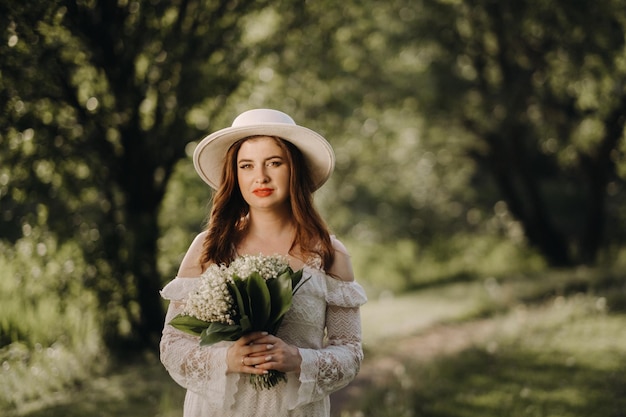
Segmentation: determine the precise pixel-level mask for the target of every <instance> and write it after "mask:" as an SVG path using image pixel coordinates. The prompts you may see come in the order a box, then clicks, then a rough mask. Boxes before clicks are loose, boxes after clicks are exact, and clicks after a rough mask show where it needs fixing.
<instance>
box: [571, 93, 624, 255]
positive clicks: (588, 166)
mask: <svg viewBox="0 0 626 417" xmlns="http://www.w3.org/2000/svg"><path fill="white" fill-rule="evenodd" d="M625 114H626V96H624V97H622V100H621V102H620V105H619V106H617V107H616V108H615V109H614V110H613V112H611V114H610V115H609V116H608V117H607V120H606V122H605V126H606V133H605V135H604V137H603V138H602V141H601V143H600V144H599V146H598V147H597V149H596V152H595V153H594V154H593V155H592V156H586V157H583V156H582V155H581V156H580V160H581V165H582V167H583V171H584V172H585V173H586V176H587V186H588V193H589V196H588V198H587V209H586V215H585V229H584V232H583V236H582V238H581V242H580V255H579V256H580V258H581V261H582V262H584V263H589V264H592V263H594V262H595V261H596V258H597V254H598V251H599V250H600V246H601V245H602V242H603V240H604V229H605V227H606V225H605V220H606V187H607V185H608V183H609V181H610V180H611V177H613V176H615V162H614V161H613V160H612V158H611V152H612V151H613V150H614V149H618V145H619V142H620V140H622V138H623V136H624V125H625V123H626V116H625Z"/></svg>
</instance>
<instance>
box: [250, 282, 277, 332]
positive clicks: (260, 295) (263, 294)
mask: <svg viewBox="0 0 626 417" xmlns="http://www.w3.org/2000/svg"><path fill="white" fill-rule="evenodd" d="M246 289H247V291H248V302H249V306H250V320H251V321H252V330H269V329H267V325H268V319H269V317H270V312H271V308H272V300H271V298H270V292H269V290H268V288H267V284H266V282H265V279H263V277H262V276H261V275H260V274H259V273H258V272H254V273H252V274H251V275H250V276H249V277H248V279H247V280H246Z"/></svg>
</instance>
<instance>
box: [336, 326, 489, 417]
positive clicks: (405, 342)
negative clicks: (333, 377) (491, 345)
mask: <svg viewBox="0 0 626 417" xmlns="http://www.w3.org/2000/svg"><path fill="white" fill-rule="evenodd" d="M495 330H496V324H494V322H493V321H490V320H478V321H472V322H467V323H462V324H455V325H436V326H434V327H432V328H430V329H427V330H425V331H424V332H422V333H420V334H418V335H415V336H410V337H406V338H403V339H400V340H394V341H393V343H391V342H390V343H388V345H389V346H390V345H393V348H391V347H389V346H386V347H383V348H382V349H381V351H380V352H377V353H375V354H371V355H366V357H365V360H364V361H363V364H362V367H361V371H360V372H359V375H358V376H357V377H356V379H355V380H354V381H353V382H352V383H351V384H350V385H348V386H347V387H346V388H344V389H342V390H340V391H338V392H336V393H334V394H333V395H332V396H331V417H339V416H340V415H341V412H342V411H344V410H346V408H347V407H348V405H349V404H351V403H353V402H354V401H355V400H356V399H358V398H359V397H360V396H362V395H364V393H365V392H366V390H367V389H368V388H370V387H375V386H384V385H385V384H386V381H389V380H390V378H394V375H395V374H396V373H397V372H398V371H399V370H402V369H403V368H404V364H405V363H407V362H421V361H428V360H430V359H433V358H435V357H439V356H445V355H452V354H455V353H458V352H461V351H463V350H465V349H467V348H469V347H471V346H473V345H475V344H481V343H485V342H486V341H487V340H488V339H489V336H490V335H491V334H492V333H493V332H494V331H495Z"/></svg>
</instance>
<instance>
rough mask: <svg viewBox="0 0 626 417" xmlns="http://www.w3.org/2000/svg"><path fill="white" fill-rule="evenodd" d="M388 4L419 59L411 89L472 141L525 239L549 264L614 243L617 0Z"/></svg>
mask: <svg viewBox="0 0 626 417" xmlns="http://www.w3.org/2000/svg"><path fill="white" fill-rule="evenodd" d="M393 10H394V12H395V13H397V14H396V15H395V17H396V20H397V22H398V23H399V25H400V26H401V28H395V29H394V31H393V33H392V36H391V38H390V45H393V46H394V51H395V52H396V53H397V54H398V56H402V55H404V56H406V57H420V59H419V62H420V63H421V64H422V65H423V67H422V68H424V69H423V70H422V71H419V72H414V82H416V83H418V84H419V85H421V86H423V85H425V84H426V82H427V83H429V84H430V86H429V87H427V89H426V90H411V92H412V93H413V94H415V97H416V98H417V100H418V101H419V102H420V105H421V107H422V111H423V112H425V113H427V114H428V115H429V117H431V118H432V119H431V120H432V121H436V122H437V123H445V124H446V125H448V126H458V127H460V128H461V129H462V130H463V131H465V132H467V133H469V134H470V135H471V137H473V140H472V143H471V144H470V145H469V146H467V147H465V150H466V152H468V154H470V155H471V156H472V158H473V159H474V160H475V161H476V162H477V164H478V166H479V167H480V168H481V169H482V170H485V171H486V172H489V173H491V176H492V178H493V181H494V183H495V184H496V186H497V189H498V190H499V195H500V198H501V199H502V200H504V201H505V202H506V207H507V209H508V211H509V212H510V213H511V214H512V215H513V216H514V217H515V218H516V219H517V220H518V221H519V223H520V224H521V225H522V227H523V230H524V233H525V236H526V238H527V240H528V241H529V242H530V244H531V245H533V246H535V247H536V248H538V249H539V250H540V251H541V253H542V254H543V255H544V256H545V258H546V259H547V260H548V261H549V262H550V263H551V264H552V265H557V266H558V265H569V264H579V263H589V262H594V261H596V259H597V256H598V253H599V251H600V250H602V249H607V248H608V247H610V246H611V244H619V242H621V241H622V239H623V237H624V236H623V226H624V225H623V224H621V223H620V222H623V218H621V215H620V212H619V210H618V209H617V207H619V206H620V204H621V203H622V202H623V200H624V198H623V191H622V189H623V185H624V179H625V178H626V177H625V176H624V168H623V167H624V126H625V123H626V117H625V116H624V115H625V114H626V89H625V88H626V63H625V61H624V56H625V52H626V51H625V38H624V33H625V32H626V30H625V29H626V8H625V7H624V3H623V2H621V1H614V0H603V1H599V2H588V1H579V2H574V3H572V2H565V1H543V0H526V1H521V2H520V1H496V0H481V1H477V2H476V1H439V0H426V1H422V2H416V3H415V2H403V1H398V2H394V6H393ZM400 82H402V80H400ZM395 84H396V85H397V86H398V85H399V84H398V83H395ZM404 86H406V84H404Z"/></svg>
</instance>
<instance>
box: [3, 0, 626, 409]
mask: <svg viewBox="0 0 626 417" xmlns="http://www.w3.org/2000/svg"><path fill="white" fill-rule="evenodd" d="M0 29H1V31H2V35H1V38H0V364H1V368H0V414H2V415H6V416H31V417H43V416H86V415H89V416H129V417H130V416H137V415H146V416H181V415H182V398H183V390H182V388H180V387H178V386H176V385H175V383H173V382H172V381H171V379H170V378H169V376H168V375H167V374H166V373H165V371H164V370H163V368H162V367H161V365H160V364H159V362H158V341H159V337H160V332H161V329H162V326H163V319H164V311H165V308H166V305H165V304H164V303H163V302H162V300H161V299H160V296H159V293H158V291H159V289H160V288H162V287H163V285H165V283H167V282H168V281H169V280H170V279H172V278H173V277H174V276H175V274H176V270H177V267H178V264H179V263H180V261H181V259H182V256H183V254H184V252H185V250H186V249H187V247H188V245H189V244H190V242H191V240H192V238H193V237H194V236H195V235H196V234H197V233H198V232H199V231H200V230H201V229H202V227H203V225H204V224H205V220H206V215H207V213H208V209H209V207H210V199H211V191H210V190H209V189H208V187H207V186H206V185H205V184H204V183H202V181H201V180H200V179H199V178H198V177H197V176H196V174H195V172H194V170H193V166H192V163H191V159H190V156H191V155H192V153H193V150H194V147H195V145H196V144H197V142H198V141H199V139H201V138H202V137H203V135H205V134H206V133H207V132H210V131H214V130H217V129H221V128H223V127H226V126H229V125H230V124H231V122H232V120H233V118H234V117H235V116H236V115H237V114H239V113H240V112H242V111H245V110H248V109H250V108H256V107H269V108H276V109H279V110H282V111H284V112H286V113H288V114H290V115H291V116H292V117H293V118H294V119H295V120H296V122H297V123H298V124H301V125H304V126H307V127H309V128H311V129H314V130H316V131H318V132H320V133H322V134H323V135H324V136H325V137H326V138H327V139H328V140H329V141H330V143H331V144H332V145H333V147H334V149H335V152H336V155H337V167H336V171H335V173H334V175H333V177H332V178H331V181H330V182H329V183H328V185H327V186H325V187H324V188H323V189H322V190H320V191H319V192H318V193H317V195H316V202H317V204H318V207H319V209H320V211H321V212H322V213H323V216H324V217H325V219H326V220H327V222H328V224H329V226H330V227H331V229H332V230H333V233H335V234H336V235H337V236H338V237H339V238H340V239H341V240H342V241H343V242H344V243H345V244H346V246H347V247H348V248H349V250H350V252H351V254H352V258H353V263H354V267H355V271H356V274H357V280H358V281H359V282H360V283H361V284H363V285H364V286H365V288H366V290H367V292H368V296H369V298H370V302H369V303H368V304H367V305H366V306H365V307H364V308H363V311H362V315H363V332H364V349H365V353H366V359H365V361H364V363H363V368H362V371H361V374H360V375H359V377H358V378H357V380H356V381H355V382H354V383H353V384H352V385H350V386H349V387H348V388H346V389H344V390H342V391H340V392H338V393H337V394H335V395H333V399H332V400H333V416H342V417H350V416H352V417H357V416H358V417H361V416H381V417H385V416H389V417H391V416H394V417H396V416H433V417H434V416H436V417H457V416H468V417H479V416H480V417H484V416H494V417H495V416H559V417H568V416H602V417H609V416H615V417H617V416H625V415H626V381H625V380H624V375H626V332H625V331H624V329H625V328H626V314H625V313H626V281H625V279H624V278H625V275H626V274H625V273H626V246H625V240H624V238H625V235H626V209H625V204H624V203H625V200H626V190H625V187H624V186H625V180H626V141H625V139H624V126H625V123H626V37H625V29H626V4H624V2H623V1H622V0H596V1H590V0H587V1H585V0H581V1H573V2H572V1H565V0H471V1H470V0H388V1H385V2H381V1H374V0H358V1H357V0H343V1H341V2H337V1H329V0H314V1H313V0H307V1H288V0H284V1H273V2H270V1H260V0H259V1H252V0H250V1H243V0H224V1H214V0H171V1H163V0H146V1H134V0H117V1H113V0H108V1H105V0H81V1H61V0H49V1H29V2H24V1H19V0H5V1H3V2H2V3H0Z"/></svg>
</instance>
